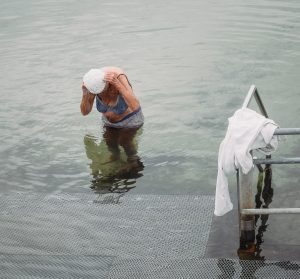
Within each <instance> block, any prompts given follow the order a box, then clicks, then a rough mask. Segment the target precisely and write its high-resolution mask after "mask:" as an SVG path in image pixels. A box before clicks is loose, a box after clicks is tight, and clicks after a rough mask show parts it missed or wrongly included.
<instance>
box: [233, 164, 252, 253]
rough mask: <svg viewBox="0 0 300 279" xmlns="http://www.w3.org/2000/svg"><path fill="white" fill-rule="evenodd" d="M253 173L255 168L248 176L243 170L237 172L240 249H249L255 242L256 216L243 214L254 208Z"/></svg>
mask: <svg viewBox="0 0 300 279" xmlns="http://www.w3.org/2000/svg"><path fill="white" fill-rule="evenodd" d="M253 173H254V168H253V169H251V170H250V171H249V173H247V174H243V172H242V170H241V169H239V170H238V171H237V183H238V201H239V220H240V222H239V231H240V234H239V235H240V247H241V248H243V249H247V248H249V247H250V246H253V245H254V242H255V216H254V215H245V214H242V213H241V212H242V211H243V209H246V208H254V195H253Z"/></svg>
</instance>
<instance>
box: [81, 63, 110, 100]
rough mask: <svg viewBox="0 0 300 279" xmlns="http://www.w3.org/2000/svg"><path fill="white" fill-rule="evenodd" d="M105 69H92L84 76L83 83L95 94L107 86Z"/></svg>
mask: <svg viewBox="0 0 300 279" xmlns="http://www.w3.org/2000/svg"><path fill="white" fill-rule="evenodd" d="M104 75H105V72H104V69H103V68H101V69H90V70H89V71H88V72H87V73H86V74H85V75H84V76H83V84H84V86H85V87H86V88H87V90H88V91H90V92H91V93H93V94H99V93H101V92H102V91H103V89H104V88H105V85H106V82H105V81H104Z"/></svg>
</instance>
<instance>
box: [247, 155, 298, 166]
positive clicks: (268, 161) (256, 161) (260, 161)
mask: <svg viewBox="0 0 300 279" xmlns="http://www.w3.org/2000/svg"><path fill="white" fill-rule="evenodd" d="M253 163H254V164H255V165H259V164H266V165H272V164H300V157H295V158H277V159H254V160H253Z"/></svg>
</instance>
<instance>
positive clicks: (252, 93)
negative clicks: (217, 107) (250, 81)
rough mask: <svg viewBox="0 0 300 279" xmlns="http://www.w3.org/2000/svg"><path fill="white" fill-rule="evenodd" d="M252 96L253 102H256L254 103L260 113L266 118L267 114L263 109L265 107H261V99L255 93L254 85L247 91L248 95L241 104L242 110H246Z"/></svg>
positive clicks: (256, 92)
mask: <svg viewBox="0 0 300 279" xmlns="http://www.w3.org/2000/svg"><path fill="white" fill-rule="evenodd" d="M253 96H254V98H255V100H256V103H257V105H258V107H259V109H260V111H261V113H262V114H263V115H264V116H265V117H267V118H268V113H267V111H266V109H265V106H264V105H263V102H262V101H261V98H260V96H259V94H258V91H257V88H256V86H255V85H251V87H250V89H249V91H248V94H247V96H246V98H245V101H244V103H243V106H242V108H247V107H248V106H249V104H250V102H251V100H252V97H253Z"/></svg>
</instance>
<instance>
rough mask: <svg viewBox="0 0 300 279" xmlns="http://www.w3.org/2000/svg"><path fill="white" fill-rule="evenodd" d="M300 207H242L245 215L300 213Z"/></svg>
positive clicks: (242, 212)
mask: <svg viewBox="0 0 300 279" xmlns="http://www.w3.org/2000/svg"><path fill="white" fill-rule="evenodd" d="M299 213H300V208H253V209H242V210H241V214H243V215H255V214H259V215H263V214H299Z"/></svg>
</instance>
